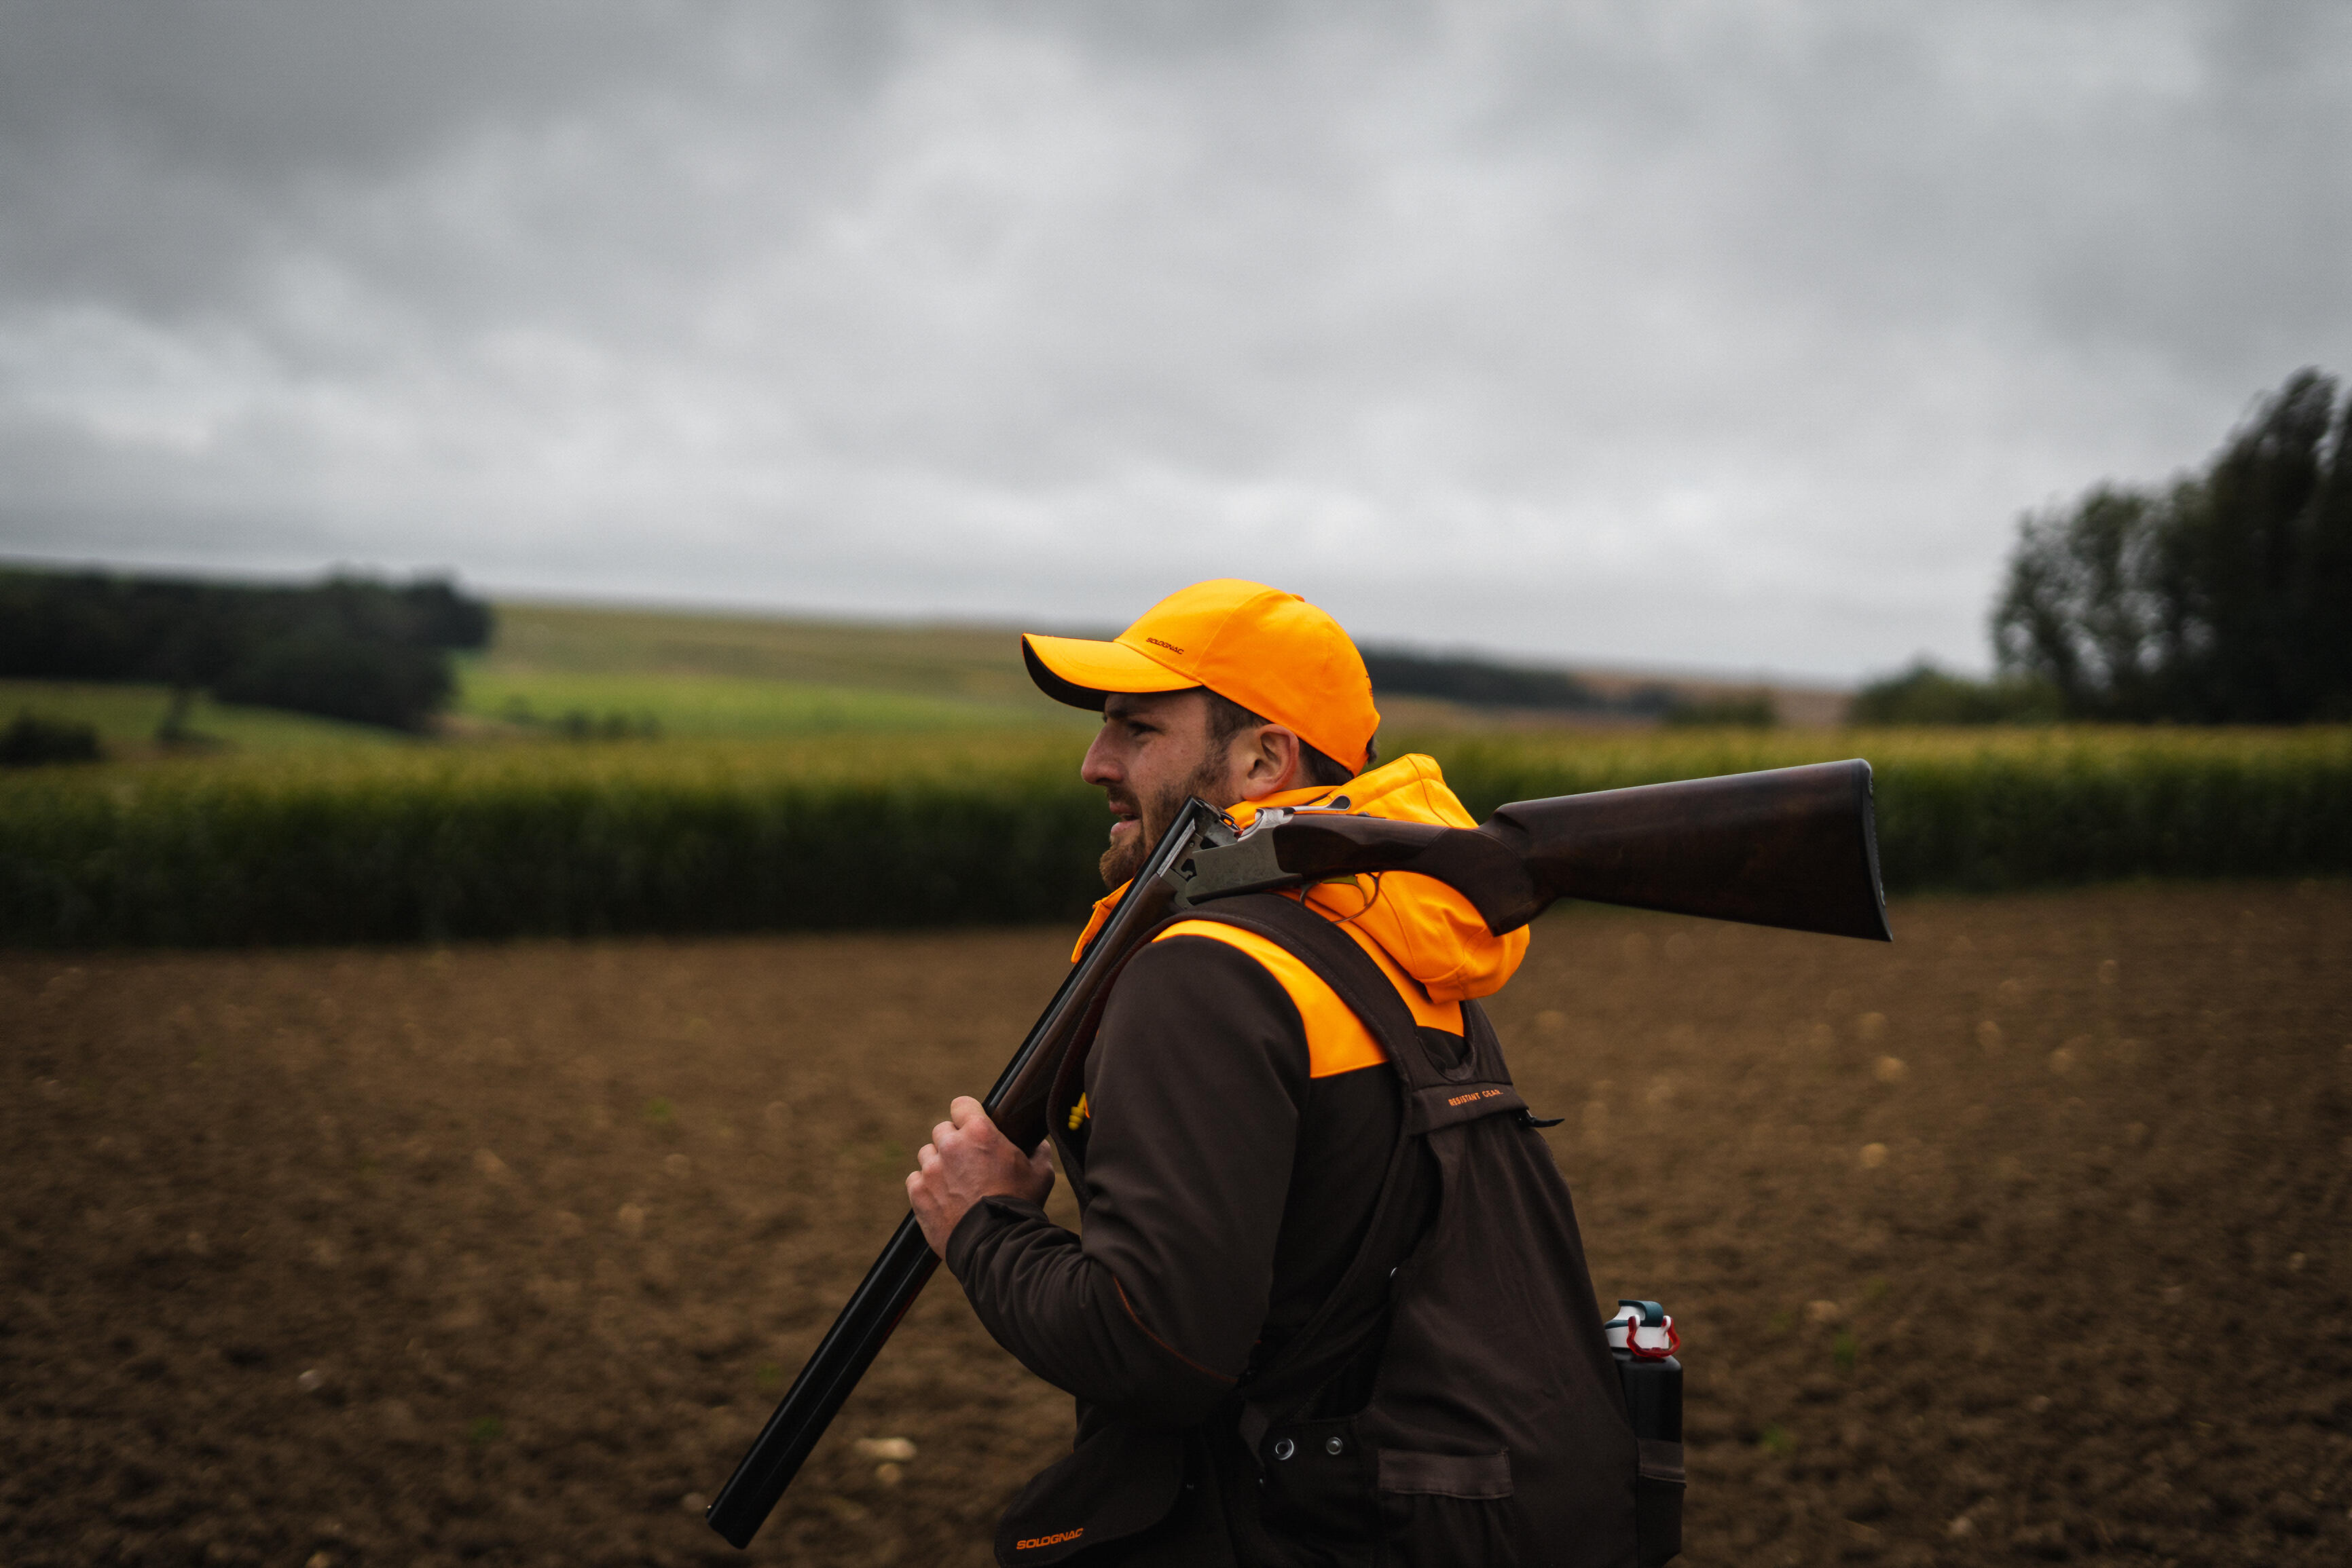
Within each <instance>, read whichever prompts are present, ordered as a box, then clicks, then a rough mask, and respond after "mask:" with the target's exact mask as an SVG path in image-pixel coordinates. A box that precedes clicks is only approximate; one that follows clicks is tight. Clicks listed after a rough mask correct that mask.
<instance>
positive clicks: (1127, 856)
mask: <svg viewBox="0 0 2352 1568" xmlns="http://www.w3.org/2000/svg"><path fill="white" fill-rule="evenodd" d="M1222 784H1223V778H1222V777H1221V769H1219V768H1216V767H1215V766H1213V765H1212V764H1210V763H1207V762H1203V763H1202V765H1201V766H1200V768H1197V769H1195V770H1194V772H1193V774H1192V777H1191V778H1190V779H1185V780H1183V781H1182V782H1181V783H1178V784H1171V785H1169V786H1168V787H1166V788H1165V789H1160V791H1158V792H1157V793H1156V794H1153V795H1150V796H1149V797H1139V796H1136V795H1133V794H1130V793H1129V792H1128V791H1126V790H1124V789H1114V790H1111V791H1109V792H1108V795H1107V796H1106V799H1107V800H1108V801H1109V803H1110V804H1111V805H1113V806H1118V807H1124V808H1126V809H1127V810H1129V811H1132V812H1134V813H1135V824H1136V831H1135V832H1134V833H1133V834H1132V835H1131V836H1130V837H1129V838H1128V839H1126V840H1125V841H1120V840H1118V839H1114V840H1112V841H1111V846H1110V848H1108V849H1107V850H1105V851H1104V852H1103V856H1102V859H1101V861H1100V862H1097V865H1098V869H1099V870H1100V871H1101V872H1102V879H1103V886H1105V887H1107V888H1117V887H1118V886H1120V885H1121V884H1123V883H1129V882H1132V881H1134V880H1135V876H1136V873H1138V872H1140V871H1141V870H1142V869H1143V862H1145V861H1147V860H1149V859H1150V858H1151V852H1152V850H1153V849H1155V848H1156V847H1158V845H1159V843H1160V836H1161V835H1162V834H1164V833H1165V832H1167V831H1168V824H1169V823H1171V822H1172V821H1175V820H1176V813H1177V812H1179V811H1181V810H1183V809H1184V802H1185V801H1187V800H1191V799H1192V797H1193V796H1195V795H1198V796H1199V797H1200V798H1201V799H1202V800H1206V801H1208V802H1209V804H1211V805H1213V806H1214V807H1216V808H1217V809H1218V810H1223V809H1224V808H1225V807H1226V806H1228V805H1230V804H1232V802H1231V801H1227V800H1218V799H1217V796H1218V794H1219V793H1220V788H1219V787H1220V786H1221V785H1222Z"/></svg>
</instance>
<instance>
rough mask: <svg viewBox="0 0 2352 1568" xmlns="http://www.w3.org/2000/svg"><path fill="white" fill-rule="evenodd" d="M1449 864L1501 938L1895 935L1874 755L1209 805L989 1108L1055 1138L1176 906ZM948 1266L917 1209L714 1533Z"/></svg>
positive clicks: (1132, 897)
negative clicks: (1456, 815) (1709, 772)
mask: <svg viewBox="0 0 2352 1568" xmlns="http://www.w3.org/2000/svg"><path fill="white" fill-rule="evenodd" d="M1380 872H1411V873H1418V874H1421V875H1423V876H1432V877H1435V878H1436V879H1437V880H1438V881H1440V882H1443V883H1447V884H1448V885H1449V886H1451V887H1453V888H1454V889H1455V890H1456V891H1458V892H1459V893H1461V894H1463V895H1464V896H1465V898H1467V899H1468V900H1469V901H1470V903H1471V904H1472V905H1473V906H1474V907H1475V908H1476V910H1477V911H1478V914H1479V915H1480V916H1481V917H1482V918H1484V919H1485V921H1486V925H1487V927H1488V929H1490V930H1491V931H1493V932H1494V933H1495V935H1496V936H1501V935H1502V934H1503V933H1505V932H1507V931H1513V930H1517V928H1518V927H1520V926H1522V925H1526V924H1527V923H1528V921H1530V920H1533V919H1534V918H1535V917H1536V916H1537V915H1540V914H1542V913H1543V912H1544V910H1545V909H1546V908H1547V907H1548V906H1549V905H1550V904H1552V903H1553V902H1554V901H1556V900H1558V899H1562V898H1576V899H1583V900H1587V901H1589V902H1591V903H1596V904H1622V905H1625V906H1628V907H1630V908H1634V909H1654V910H1662V911H1664V912H1667V913H1669V914H1675V915H1701V916H1705V917H1706V918H1708V919H1713V920H1736V921H1741V922H1744V923H1746V924H1748V925H1777V926H1780V927H1783V928H1785V929H1788V930H1792V931H1817V932H1822V933H1825V934H1827V935H1831V936H1858V937H1862V938H1864V939H1866V940H1870V941H1876V942H1885V941H1891V940H1892V939H1893V935H1892V933H1891V932H1889V931H1888V929H1887V926H1886V899H1885V893H1884V891H1883V890H1882V889H1881V887H1880V885H1879V876H1878V841H1877V835H1876V832H1875V830H1874V824H1873V821H1872V815H1871V791H1870V764H1869V763H1867V762H1862V761H1850V762H1823V763H1818V764H1815V765H1814V766H1811V767H1809V768H1773V769H1771V770H1769V771H1768V772H1762V773H1735V774H1731V775H1728V776H1727V777H1724V778H1719V779H1688V780H1685V781H1683V782H1680V783H1674V784H1644V785H1639V786H1636V787H1634V788H1633V789H1603V790H1597V791H1595V792H1593V793H1591V794H1586V795H1561V796H1557V797H1555V798H1553V799H1550V800H1522V801H1519V802H1517V804H1514V805H1509V806H1505V807H1503V808H1502V809H1501V810H1497V811H1496V813H1495V814H1494V815H1493V816H1492V817H1490V818H1488V819H1487V820H1486V822H1485V823H1484V824H1482V825H1481V826H1479V827H1476V828H1444V827H1437V826H1433V825H1431V824H1428V823H1423V822H1399V821H1389V820H1387V819H1385V818H1380V817H1367V816H1360V815H1356V814H1353V813H1351V812H1349V810H1347V809H1346V803H1345V797H1344V795H1343V796H1342V797H1341V798H1340V799H1339V800H1335V801H1334V802H1333V803H1332V805H1331V806H1329V807H1318V808H1307V807H1301V808H1296V809H1290V808H1270V809H1268V810H1263V811H1260V812H1258V813H1257V815H1256V817H1255V820H1253V821H1251V823H1250V825H1249V826H1248V827H1247V828H1246V829H1244V830H1241V831H1235V829H1234V824H1233V822H1232V821H1231V820H1230V819H1229V818H1227V817H1226V816H1225V814H1224V813H1223V811H1221V810H1217V808H1215V807H1214V806H1212V805H1210V804H1209V803H1208V802H1206V801H1205V800H1197V799H1195V800H1189V801H1187V802H1186V803H1185V805H1184V807H1183V809H1182V810H1180V811H1179V812H1178V813H1177V814H1176V820H1175V821H1174V822H1172V823H1171V824H1170V825H1169V828H1168V831H1166V832H1165V833H1163V834H1162V835H1161V836H1160V842H1159V843H1158V844H1157V845H1155V846H1154V847H1153V849H1152V852H1151V854H1150V858H1149V859H1148V860H1146V861H1145V862H1144V865H1143V869H1142V870H1141V871H1140V872H1139V873H1137V875H1136V877H1135V880H1134V881H1133V882H1131V883H1129V884H1128V889H1127V892H1126V894H1124V895H1123V896H1122V897H1121V898H1120V899H1119V901H1118V904H1116V905H1114V906H1113V907H1112V910H1111V914H1110V918H1109V920H1108V922H1107V923H1106V924H1105V925H1104V926H1103V929H1102V931H1101V932H1100V933H1099V934H1098V935H1097V936H1096V938H1095V940H1094V942H1093V944H1092V945H1091V946H1088V947H1087V952H1086V955H1085V956H1084V957H1082V958H1080V959H1079V960H1078V962H1077V963H1076V964H1075V965H1073V966H1072V967H1071V969H1070V972H1069V974H1068V975H1067V976H1066V977H1064V979H1063V981H1062V984H1061V987H1060V988H1059V989H1057V990H1055V993H1054V997H1053V999H1052V1000H1051V1001H1049V1002H1047V1003H1046V1004H1045V1012H1044V1013H1042V1014H1041V1015H1039V1017H1038V1019H1037V1022H1036V1024H1035V1025H1034V1027H1033V1028H1032V1029H1031V1030H1029V1033H1028V1036H1027V1037H1026V1038H1025V1039H1024V1040H1022V1042H1021V1048H1020V1050H1018V1051H1014V1052H1013V1060H1012V1061H1010V1062H1009V1063H1007V1064H1006V1066H1005V1069H1004V1071H1003V1073H1002V1074H1000V1075H999V1076H998V1078H997V1080H996V1084H995V1086H994V1087H993V1088H992V1089H991V1090H989V1092H988V1095H987V1098H986V1099H984V1100H982V1102H981V1103H982V1106H983V1107H985V1108H986V1110H987V1112H988V1114H989V1117H990V1119H991V1120H992V1121H994V1122H995V1123H996V1124H997V1126H998V1127H999V1128H1000V1129H1002V1130H1003V1134H1004V1135H1005V1137H1006V1138H1008V1139H1009V1140H1011V1141H1012V1143H1013V1145H1014V1146H1015V1147H1016V1148H1023V1149H1029V1148H1034V1147H1035V1146H1036V1145H1038V1144H1040V1143H1041V1142H1043V1141H1044V1140H1045V1100H1046V1096H1047V1094H1048V1092H1050V1090H1051V1088H1052V1084H1053V1079H1054V1074H1055V1069H1056V1068H1057V1067H1058V1066H1059V1065H1060V1062H1061V1060H1062V1054H1063V1051H1064V1050H1065V1049H1066V1047H1067V1046H1068V1045H1069V1044H1070V1042H1071V1040H1074V1039H1075V1038H1076V1036H1077V1034H1078V1032H1079V1031H1080V1030H1081V1028H1082V1027H1083V1026H1084V1025H1085V1023H1086V1021H1087V1019H1088V1018H1089V1016H1091V1015H1092V1014H1093V1013H1094V1012H1095V1011H1096V1009H1097V1003H1098V1002H1099V1001H1100V1000H1101V999H1102V998H1103V995H1104V992H1105V990H1106V988H1108V984H1109V982H1110V980H1111V979H1112V978H1113V977H1116V976H1117V975H1118V970H1119V967H1120V966H1121V964H1122V963H1123V961H1124V960H1125V959H1126V957H1127V956H1128V955H1129V954H1130V953H1131V952H1133V951H1134V950H1135V948H1136V946H1138V945H1139V944H1140V943H1141V942H1142V940H1143V939H1144V937H1145V936H1148V935H1150V932H1151V931H1152V929H1153V928H1154V927H1156V926H1158V925H1160V922H1161V921H1163V920H1165V919H1167V918H1168V916H1170V915H1173V914H1177V913H1179V912H1181V911H1182V910H1184V909H1188V908H1190V907H1192V905H1194V904H1203V903H1206V902H1208V901H1209V900H1212V899H1216V898H1227V897H1232V896H1234V895H1237V894H1244V893H1263V892H1270V891H1276V890H1279V889H1283V888H1294V887H1301V886H1305V885H1307V884H1308V883H1316V882H1320V881H1326V880H1329V879H1333V878H1347V877H1351V876H1357V875H1361V874H1364V873H1380ZM938 1263H939V1260H938V1259H937V1258H936V1257H934V1256H933V1255H932V1252H931V1249H930V1248H929V1245H928V1244H926V1243H925V1241H924V1240H923V1233H922V1231H921V1229H920V1228H918V1227H917V1225H916V1223H915V1217H914V1216H913V1215H911V1214H909V1215H908V1217H907V1218H905V1219H904V1220H902V1221H900V1222H899V1225H898V1230H897V1232H896V1233H895V1234H893V1235H892V1236H891V1238H890V1240H889V1243H888V1245H887V1246H886V1247H884V1248H883V1249H882V1255H881V1256H880V1257H879V1258H877V1259H876V1260H875V1262H874V1267H873V1268H872V1269H870V1270H867V1271H866V1279H865V1281H863V1282H862V1283H861V1284H859V1286H858V1287H857V1290H856V1293H855V1294H853V1295H852V1296H851V1297H850V1298H849V1304H848V1305H847V1306H845V1307H844V1308H842V1310H841V1315H840V1316H839V1317H838V1318H836V1319H835V1320H834V1324H833V1327H832V1328H830V1329H828V1330H827V1331H826V1332H825V1336H824V1339H823V1340H822V1341H820V1342H819V1343H818V1344H817V1347H816V1351H815V1353H814V1354H812V1355H811V1356H810V1357H809V1359H808V1364H806V1365H804V1366H803V1367H802V1368H801V1371H800V1375H799V1376H798V1377H795V1378H794V1379H793V1385H792V1386H791V1387H790V1388H789V1389H787V1390H786V1391H785V1393H784V1397H783V1399H782V1402H781V1403H780V1404H778V1405H777V1406H776V1410H775V1414H774V1415H772V1416H770V1417H769V1418H768V1424H767V1426H766V1427H764V1428H762V1429H761V1433H760V1436H759V1437H758V1438H757V1439H756V1440H755V1441H754V1442H753V1443H752V1445H751V1449H750V1451H749V1452H747V1453H746V1454H745V1455H744V1456H743V1458H742V1461H741V1462H740V1463H739V1464H738V1465H737V1466H736V1467H735V1473H734V1474H733V1475H731V1476H730V1477H729V1478H728V1479H727V1484H726V1485H725V1486H724V1487H721V1488H720V1489H719V1496H718V1499H717V1500H715V1501H714V1502H712V1503H711V1505H710V1508H709V1513H708V1514H707V1515H706V1517H707V1518H708V1519H709V1523H710V1528H711V1529H713V1530H715V1531H718V1532H719V1534H720V1535H722V1536H724V1537H725V1538H726V1539H727V1540H728V1541H729V1542H732V1543H733V1544H734V1545H736V1546H739V1547H740V1546H748V1545H750V1544H751V1537H752V1535H753V1534H754V1533H756V1532H757V1531H758V1530H759V1528H760V1526H761V1523H763V1522H764V1521H766V1519H767V1517H768V1514H769V1512H770V1511H772V1509H773V1508H774V1507H775V1506H776V1502H777V1500H778V1499H780V1498H782V1496H783V1494H784V1489H785V1488H786V1487H787V1486H789V1485H791V1484H792V1479H793V1476H794V1475H795V1474H797V1473H798V1472H799V1470H800V1468H801V1465H802V1463H803V1461H805V1460H806V1459H807V1458H808V1456H809V1454H810V1452H811V1450H813V1449H814V1448H815V1447H816V1445H817V1440H818V1439H819V1438H821V1437H824V1431H825V1428H826V1427H828V1426H829V1425H830V1424H831V1423H832V1421H833V1418H834V1416H835V1415H836V1414H837V1413H838V1412H839V1411H840V1409H841V1406H842V1405H843V1404H844V1403H845V1401H846V1400H847V1399H848V1398H849V1396H850V1392H851V1391H852V1390H853V1389H855V1388H856V1386H857V1381H858V1379H859V1378H861V1377H863V1376H864V1375H866V1368H867V1367H868V1366H870V1365H871V1364H873V1361H874V1358H875V1356H876V1355H877V1354H880V1352H881V1349H882V1346H883V1343H885V1342H886V1341H887V1340H888V1339H889V1337H890V1332H891V1331H892V1330H893V1329H895V1328H897V1327H898V1320H899V1319H900V1318H902V1317H904V1316H905V1315H906V1312H907V1309H908V1307H909V1306H911V1305H913V1304H914V1300H915V1297H916V1296H917V1295H918V1294H919V1293H920V1292H921V1291H922V1288H923V1286H924V1284H925V1283H926V1282H927V1281H929V1279H930V1277H931V1270H933V1269H935V1268H936V1267H938Z"/></svg>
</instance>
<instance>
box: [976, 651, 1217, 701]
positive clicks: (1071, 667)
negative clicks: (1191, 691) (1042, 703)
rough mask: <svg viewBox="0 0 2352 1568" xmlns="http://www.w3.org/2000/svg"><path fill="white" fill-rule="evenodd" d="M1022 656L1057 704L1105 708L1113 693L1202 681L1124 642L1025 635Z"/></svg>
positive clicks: (1179, 686) (1172, 687)
mask: <svg viewBox="0 0 2352 1568" xmlns="http://www.w3.org/2000/svg"><path fill="white" fill-rule="evenodd" d="M1021 657H1022V658H1023V659H1024V661H1025V662H1026V663H1027V664H1028V665H1029V678H1030V679H1031V680H1033V681H1034V682H1036V683H1037V689H1038V690H1039V691H1041V692H1044V693H1045V695H1047V696H1049V697H1052V698H1053V699H1054V700H1055V702H1057V703H1067V704H1069V705H1070V706H1072V707H1082V708H1091V709H1093V710H1094V711H1095V712H1097V713H1100V712H1101V711H1102V706H1103V699H1104V698H1105V697H1107V696H1108V695H1110V694H1111V693H1113V692H1181V691H1184V690H1186V689H1188V688H1190V687H1192V686H1197V685H1200V684H1201V683H1200V682H1198V681H1196V680H1194V679H1193V678H1192V676H1190V675H1184V674H1177V673H1176V672H1175V671H1174V670H1171V669H1170V668H1169V667H1168V666H1167V665H1165V664H1160V663H1158V662H1156V661H1154V660H1151V659H1148V658H1146V657H1144V656H1143V655H1142V654H1141V653H1137V652H1136V651H1135V650H1134V649H1132V648H1130V647H1129V646H1128V645H1127V644H1126V643H1095V642H1089V641H1088V640H1087V639H1086V638H1084V637H1039V636H1035V635H1033V634H1031V633H1029V632H1023V633H1022V636H1021Z"/></svg>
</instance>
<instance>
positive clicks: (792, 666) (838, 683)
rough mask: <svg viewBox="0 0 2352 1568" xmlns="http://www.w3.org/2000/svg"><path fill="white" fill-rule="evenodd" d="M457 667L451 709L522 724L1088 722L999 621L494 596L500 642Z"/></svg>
mask: <svg viewBox="0 0 2352 1568" xmlns="http://www.w3.org/2000/svg"><path fill="white" fill-rule="evenodd" d="M457 677H458V695H457V703H456V705H455V709H456V712H457V714H458V715H459V716H461V718H463V719H468V720H472V721H475V722H476V723H477V724H478V725H489V726H498V727H511V728H514V729H518V730H524V731H528V730H530V729H533V728H540V727H562V724H563V723H564V721H565V720H566V719H567V718H569V719H571V721H572V724H573V726H574V727H607V728H613V729H619V728H624V727H626V728H632V729H635V730H640V731H642V730H644V729H646V728H647V727H648V721H650V727H652V728H654V729H656V730H657V731H658V732H659V733H661V734H663V735H674V736H688V737H759V736H794V735H824V734H838V733H843V732H852V731H875V732H890V731H915V730H929V729H964V728H1012V729H1021V728H1030V727H1059V728H1066V727H1071V726H1073V725H1076V724H1081V723H1085V722H1087V719H1086V716H1084V715H1082V714H1077V713H1075V712H1074V711H1073V710H1071V709H1069V708H1066V707H1062V706H1059V705H1058V704H1055V703H1054V702H1051V701H1049V700H1047V699H1046V698H1045V697H1044V696H1042V695H1039V693H1038V692H1037V689H1036V688H1035V687H1034V686H1033V685H1031V684H1030V682H1029V676H1028V674H1027V672H1026V671H1025V670H1024V669H1023V668H1022V664H1021V653H1020V647H1019V641H1018V634H1017V633H1016V632H1013V631H1011V630H1009V629H997V628H975V627H967V626H922V625H908V626H893V625H865V624H852V623H848V622H824V621H806V620H782V619H769V618H761V617H754V616H739V615H703V614H690V613H687V612H677V611H654V610H625V609H608V608H589V607H583V606H574V605H550V604H501V605H499V607H498V636H497V641H496V642H495V643H493V644H492V646H491V647H490V648H489V649H488V651H487V652H486V653H481V654H478V655H469V656H467V657H466V658H463V659H461V660H459V661H458V665H457ZM463 727H464V726H462V725H461V726H460V728H463Z"/></svg>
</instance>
